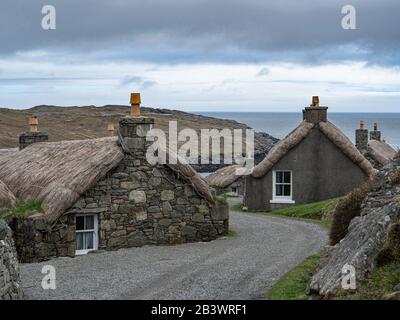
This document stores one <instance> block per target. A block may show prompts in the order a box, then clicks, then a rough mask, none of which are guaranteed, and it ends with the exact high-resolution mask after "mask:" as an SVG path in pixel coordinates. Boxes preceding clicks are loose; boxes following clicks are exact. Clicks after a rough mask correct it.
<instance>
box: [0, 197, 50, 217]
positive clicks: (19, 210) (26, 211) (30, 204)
mask: <svg viewBox="0 0 400 320" xmlns="http://www.w3.org/2000/svg"><path fill="white" fill-rule="evenodd" d="M32 213H43V208H42V202H41V201H38V200H32V201H27V202H18V203H17V204H16V205H15V207H14V208H12V209H9V210H4V211H0V219H3V220H6V221H10V220H12V219H13V218H16V219H24V218H26V217H28V216H29V215H31V214H32Z"/></svg>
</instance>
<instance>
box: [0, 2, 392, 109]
mask: <svg viewBox="0 0 400 320" xmlns="http://www.w3.org/2000/svg"><path fill="white" fill-rule="evenodd" d="M349 4H350V5H353V6H354V7H355V8H356V18H357V20H356V23H357V29H356V30H345V29H343V28H342V18H343V16H344V15H343V14H342V12H341V10H342V7H343V6H344V5H349ZM0 5H1V10H0V43H1V45H0V107H9V108H28V107H31V106H34V105H38V104H55V105H63V106H67V105H92V104H93V105H105V104H128V103H129V93H130V92H131V91H140V92H141V93H142V102H143V104H144V105H147V106H154V107H169V108H175V109H181V110H186V111H246V112H247V111H249V112H250V111H300V110H301V108H302V107H304V106H305V105H307V104H309V103H310V100H311V96H312V95H319V96H320V100H321V102H322V104H324V105H328V106H329V107H330V108H331V111H336V112H341V111H354V112H398V107H399V103H398V102H399V97H400V72H399V71H400V50H399V49H400V28H399V23H398V21H399V15H400V1H399V0H380V1H377V0H350V1H338V0H324V1H321V0H313V1H312V0H276V1H275V0H241V1H237V0H142V1H137V0H113V1H110V0H46V1H42V0H1V4H0ZM44 5H53V6H54V7H55V8H56V14H57V15H56V30H47V31H45V30H43V28H42V26H41V23H42V18H43V17H44V15H43V14H42V13H41V11H42V7H43V6H44Z"/></svg>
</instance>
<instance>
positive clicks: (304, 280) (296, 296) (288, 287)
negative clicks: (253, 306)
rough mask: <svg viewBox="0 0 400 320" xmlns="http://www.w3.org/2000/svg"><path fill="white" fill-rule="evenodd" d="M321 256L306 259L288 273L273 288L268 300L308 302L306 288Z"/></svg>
mask: <svg viewBox="0 0 400 320" xmlns="http://www.w3.org/2000/svg"><path fill="white" fill-rule="evenodd" d="M319 260H320V256H319V255H313V256H310V257H308V258H307V259H305V260H304V261H303V262H302V263H300V264H299V265H298V266H297V267H295V268H293V269H292V270H291V271H289V272H288V273H286V274H285V275H284V276H283V277H282V278H280V279H279V280H278V282H277V283H275V285H274V286H273V287H272V288H271V290H270V291H269V293H268V299H271V300H307V299H308V296H307V295H306V288H307V285H308V281H309V280H310V277H311V275H312V274H313V272H314V271H315V269H316V268H317V266H318V262H319Z"/></svg>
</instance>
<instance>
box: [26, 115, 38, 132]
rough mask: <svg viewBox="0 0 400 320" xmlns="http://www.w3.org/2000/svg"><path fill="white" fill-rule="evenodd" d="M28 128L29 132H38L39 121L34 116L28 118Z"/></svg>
mask: <svg viewBox="0 0 400 320" xmlns="http://www.w3.org/2000/svg"><path fill="white" fill-rule="evenodd" d="M28 123H29V126H30V127H31V132H37V131H38V124H39V120H38V118H37V117H36V116H30V117H29V120H28Z"/></svg>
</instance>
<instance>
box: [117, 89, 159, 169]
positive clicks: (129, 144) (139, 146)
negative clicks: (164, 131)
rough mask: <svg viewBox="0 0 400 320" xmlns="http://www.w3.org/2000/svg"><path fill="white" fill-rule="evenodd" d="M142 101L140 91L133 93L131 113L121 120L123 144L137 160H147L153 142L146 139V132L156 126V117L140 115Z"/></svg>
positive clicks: (120, 129) (120, 128)
mask: <svg viewBox="0 0 400 320" xmlns="http://www.w3.org/2000/svg"><path fill="white" fill-rule="evenodd" d="M140 103H141V99H140V93H132V94H131V106H132V107H131V114H130V116H126V117H123V118H121V119H120V120H119V131H120V140H121V145H122V146H123V148H124V150H125V152H127V153H129V154H130V155H131V156H133V157H134V158H133V159H134V161H136V162H138V161H141V162H142V161H146V150H147V147H148V146H150V145H151V144H152V142H151V141H146V134H147V132H148V131H150V130H151V129H152V128H153V126H154V118H149V117H143V116H141V115H140ZM133 159H132V161H133Z"/></svg>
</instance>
